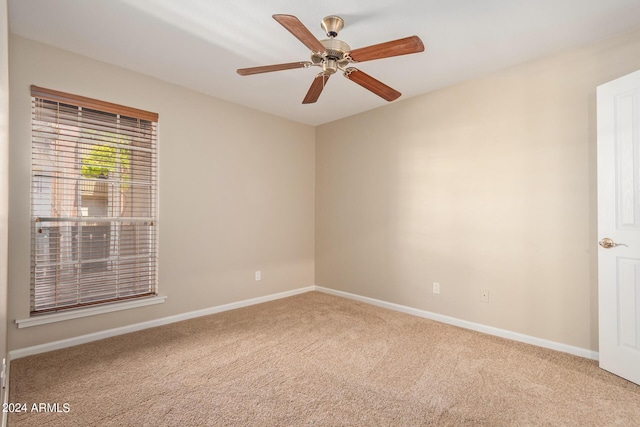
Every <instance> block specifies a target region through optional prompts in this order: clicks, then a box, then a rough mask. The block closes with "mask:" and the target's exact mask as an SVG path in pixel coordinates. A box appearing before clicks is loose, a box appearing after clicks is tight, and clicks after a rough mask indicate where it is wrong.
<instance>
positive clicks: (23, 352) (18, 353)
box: [9, 286, 315, 360]
mask: <svg viewBox="0 0 640 427" xmlns="http://www.w3.org/2000/svg"><path fill="white" fill-rule="evenodd" d="M314 289H315V286H308V287H306V288H299V289H294V290H292V291H286V292H280V293H277V294H271V295H266V296H262V297H257V298H251V299H247V300H243V301H238V302H233V303H229V304H223V305H218V306H215V307H210V308H205V309H202V310H196V311H190V312H187V313H182V314H177V315H175V316H168V317H163V318H160V319H155V320H150V321H148V322H142V323H136V324H133V325H128V326H123V327H120V328H114V329H108V330H106V331H100V332H95V333H92V334H87V335H80V336H78V337H73V338H67V339H64V340H60V341H53V342H50V343H46V344H40V345H34V346H32V347H25V348H20V349H17V350H11V351H9V360H15V359H19V358H21V357H26V356H32V355H34V354H39V353H45V352H47V351H53V350H59V349H61V348H67V347H72V346H74V345H79V344H85V343H88V342H92V341H97V340H101V339H105V338H111V337H115V336H117V335H122V334H128V333H130V332H136V331H141V330H143V329H148V328H155V327H156V326H162V325H168V324H169V323H175V322H181V321H183V320H189V319H194V318H196V317H201V316H208V315H210V314H215V313H221V312H223V311H228V310H234V309H236V308H242V307H248V306H250V305H255V304H260V303H263V302H268V301H273V300H277V299H281V298H286V297H290V296H293V295H298V294H302V293H305V292H310V291H313V290H314Z"/></svg>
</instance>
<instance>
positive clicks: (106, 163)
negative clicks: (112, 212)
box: [81, 131, 131, 192]
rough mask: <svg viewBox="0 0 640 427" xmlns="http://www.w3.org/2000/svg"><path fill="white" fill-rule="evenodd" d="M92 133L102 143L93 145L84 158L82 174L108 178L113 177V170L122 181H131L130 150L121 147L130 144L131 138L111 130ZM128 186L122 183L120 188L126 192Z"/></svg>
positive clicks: (93, 137)
mask: <svg viewBox="0 0 640 427" xmlns="http://www.w3.org/2000/svg"><path fill="white" fill-rule="evenodd" d="M90 133H91V134H93V135H92V136H91V139H94V140H99V141H100V143H97V144H94V145H93V146H91V148H90V149H89V153H87V155H85V156H84V158H83V159H82V168H81V173H82V176H83V177H85V178H104V179H107V178H109V177H112V178H113V172H116V171H117V172H118V176H119V179H118V180H119V181H120V182H121V183H124V182H127V181H129V179H130V172H131V162H130V152H129V150H128V149H126V148H121V146H123V145H129V139H128V138H126V137H125V136H122V135H118V134H115V133H111V132H99V131H92V132H90ZM104 143H108V145H107V144H104ZM110 175H111V176H110ZM128 187H129V186H128V185H127V184H122V185H121V186H120V189H121V191H123V192H124V191H126V190H127V189H128Z"/></svg>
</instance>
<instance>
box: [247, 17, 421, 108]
mask: <svg viewBox="0 0 640 427" xmlns="http://www.w3.org/2000/svg"><path fill="white" fill-rule="evenodd" d="M273 19H275V20H276V21H278V23H279V24H280V25H282V26H283V27H284V28H285V29H287V31H289V32H290V33H291V34H293V36H294V37H296V38H297V39H298V40H300V41H301V42H302V44H304V45H305V46H306V47H307V48H308V49H309V50H310V51H311V61H300V62H288V63H285V64H274V65H266V66H261V67H251V68H240V69H238V70H237V72H238V74H240V75H241V76H249V75H253V74H261V73H269V72H272V71H282V70H291V69H294V68H309V67H314V66H315V67H320V68H322V71H321V72H320V73H318V74H317V75H316V77H315V78H314V80H313V82H312V83H311V87H310V88H309V90H308V92H307V94H306V96H305V98H304V100H303V101H302V103H303V104H312V103H314V102H316V101H317V100H318V98H319V97H320V94H321V93H322V90H323V89H324V86H325V84H326V83H327V81H328V79H329V77H330V76H331V75H332V74H335V73H336V72H338V70H340V71H342V72H343V74H344V76H345V77H346V78H347V79H349V80H351V81H353V82H354V83H357V84H359V85H360V86H362V87H364V88H365V89H367V90H369V91H371V92H373V93H375V94H376V95H378V96H380V97H381V98H383V99H385V100H386V101H393V100H395V99H397V98H398V97H400V95H401V93H400V92H398V91H397V90H395V89H393V88H391V87H389V86H387V85H386V84H384V83H382V82H381V81H379V80H376V79H374V78H373V77H371V76H370V75H368V74H366V73H365V72H363V71H360V70H359V69H357V68H355V67H348V65H349V64H352V63H356V62H364V61H371V60H374V59H382V58H389V57H392V56H399V55H407V54H410V53H418V52H423V51H424V44H423V43H422V40H420V38H419V37H418V36H411V37H405V38H403V39H398V40H392V41H389V42H385V43H379V44H375V45H371V46H367V47H363V48H359V49H355V50H352V49H351V47H350V46H349V45H348V44H347V43H345V42H343V41H342V40H338V39H337V38H336V37H337V36H338V33H339V32H340V31H341V30H342V29H343V28H344V20H343V19H342V18H340V17H339V16H336V15H331V16H327V17H325V18H324V19H323V20H322V23H321V27H322V29H323V30H324V31H325V33H326V34H327V37H329V38H328V39H325V40H318V39H317V38H316V37H315V36H314V35H313V34H312V33H311V31H309V29H307V27H305V26H304V24H303V23H302V22H300V20H298V18H296V17H295V16H293V15H273Z"/></svg>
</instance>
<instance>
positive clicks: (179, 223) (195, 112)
mask: <svg viewBox="0 0 640 427" xmlns="http://www.w3.org/2000/svg"><path fill="white" fill-rule="evenodd" d="M9 65H10V70H9V71H10V77H11V82H10V84H11V86H10V90H11V104H10V111H11V124H12V126H11V129H10V131H11V134H10V136H11V138H10V159H11V170H10V179H11V189H10V204H9V206H10V210H9V224H10V233H9V262H10V264H9V265H10V267H9V313H8V315H9V349H10V350H13V349H18V348H24V347H27V346H32V345H36V344H41V343H46V342H51V341H55V340H60V339H65V338H69V337H74V336H78V335H82V334H87V333H92V332H97V331H102V330H106V329H111V328H115V327H119V326H124V325H129V324H133V323H138V322H143V321H147V320H152V319H157V318H161V317H166V316H170V315H175V314H180V313H185V312H189V311H193V310H198V309H203V308H208V307H213V306H216V305H220V304H225V303H230V302H236V301H240V300H244V299H248V298H252V297H258V296H263V295H269V294H273V293H277V292H282V291H287V290H292V289H297V288H301V287H304V286H310V285H313V280H314V228H313V224H314V185H315V184H314V179H315V177H314V156H315V153H314V141H315V134H314V129H313V128H312V127H311V126H306V125H301V124H297V123H293V122H290V121H287V120H283V119H280V118H277V117H274V116H270V115H268V114H264V113H260V112H256V111H254V110H251V109H247V108H244V107H240V106H237V105H234V104H230V103H226V102H223V101H220V100H217V99H214V98H211V97H208V96H205V95H202V94H198V93H195V92H192V91H189V90H186V89H183V88H180V87H178V86H174V85H171V84H168V83H165V82H162V81H159V80H155V79H152V78H149V77H146V76H143V75H140V74H137V73H134V72H131V71H127V70H125V69H122V68H118V67H114V66H111V65H107V64H105V63H101V62H97V61H94V60H91V59H88V58H85V57H81V56H78V55H75V54H72V53H70V52H67V51H63V50H59V49H56V48H52V47H49V46H46V45H43V44H40V43H36V42H33V41H29V40H27V39H23V38H20V37H14V36H12V37H11V39H10V62H9ZM31 84H36V85H38V86H43V87H47V88H51V89H56V90H61V91H66V92H71V93H75V94H78V95H83V96H88V97H92V98H98V99H102V100H105V101H110V102H115V103H119V104H124V105H127V106H131V107H135V108H140V109H144V110H149V111H154V112H157V113H158V114H159V115H160V120H159V138H160V169H159V170H160V196H159V200H160V214H159V215H160V220H159V223H160V225H159V230H160V269H159V286H160V293H161V295H167V296H168V299H167V302H166V303H164V304H160V305H154V306H149V307H143V308H138V309H131V310H125V311H120V312H116V313H109V314H102V315H99V316H95V317H91V318H83V319H78V320H70V321H64V322H60V323H55V324H49V325H44V326H36V327H31V328H24V329H17V327H16V326H15V324H14V323H13V321H14V320H15V319H22V318H27V317H29V280H30V279H29V274H30V270H29V265H30V259H29V240H30V224H29V221H30V220H29V179H30V177H29V171H30V114H31V109H30V96H29V85H31ZM255 270H261V271H262V281H260V282H256V281H255V280H254V271H255Z"/></svg>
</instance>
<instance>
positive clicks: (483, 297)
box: [480, 289, 489, 302]
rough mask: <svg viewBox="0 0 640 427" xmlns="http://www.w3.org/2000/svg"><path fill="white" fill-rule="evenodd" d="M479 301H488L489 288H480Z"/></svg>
mask: <svg viewBox="0 0 640 427" xmlns="http://www.w3.org/2000/svg"><path fill="white" fill-rule="evenodd" d="M480 301H482V302H489V289H481V290H480Z"/></svg>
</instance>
